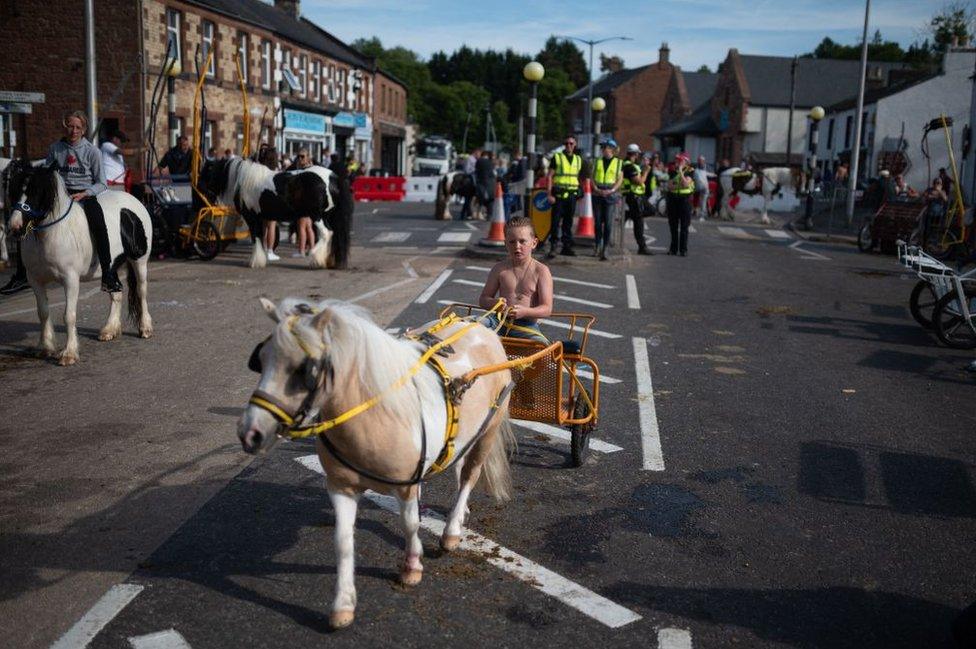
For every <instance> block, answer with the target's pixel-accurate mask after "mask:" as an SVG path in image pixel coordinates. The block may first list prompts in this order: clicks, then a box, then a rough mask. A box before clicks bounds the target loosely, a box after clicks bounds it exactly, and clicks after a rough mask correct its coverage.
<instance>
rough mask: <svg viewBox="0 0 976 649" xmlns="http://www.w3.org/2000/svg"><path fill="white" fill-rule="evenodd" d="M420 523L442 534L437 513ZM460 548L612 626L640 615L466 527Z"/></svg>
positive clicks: (382, 503) (371, 495)
mask: <svg viewBox="0 0 976 649" xmlns="http://www.w3.org/2000/svg"><path fill="white" fill-rule="evenodd" d="M295 461H297V462H298V463H299V464H301V465H302V466H304V467H305V468H307V469H310V470H312V471H314V472H316V473H319V474H323V475H324V472H323V471H322V464H321V463H320V462H319V458H318V456H317V455H305V456H302V457H297V458H295ZM364 495H365V496H366V498H367V499H368V500H370V501H372V502H373V503H374V504H376V505H377V506H378V507H380V508H381V509H384V510H386V511H388V512H390V513H394V514H398V515H399V512H400V506H399V504H398V503H397V500H396V498H394V497H393V496H384V495H381V494H378V493H375V492H373V491H367V492H366V493H365V494H364ZM420 526H421V527H422V528H424V529H425V530H427V531H428V532H430V533H431V534H433V535H435V536H441V535H443V534H444V527H445V523H444V518H443V517H442V516H440V515H439V514H436V513H433V512H426V513H424V515H423V516H421V518H420ZM460 549H462V550H466V551H468V552H476V553H478V554H479V555H481V556H482V557H483V558H484V559H485V561H487V562H488V563H490V564H492V565H493V566H495V567H496V568H499V569H501V570H503V571H505V572H507V573H509V574H511V575H513V576H515V577H516V578H518V579H521V580H522V581H524V582H525V583H527V584H528V585H530V586H532V587H533V588H536V589H538V590H540V591H542V592H543V593H545V594H546V595H549V596H551V597H554V598H556V599H558V600H559V601H560V602H562V603H563V604H566V605H567V606H570V607H572V608H575V609H576V610H577V611H579V612H580V613H583V614H584V615H587V616H589V617H591V618H593V619H594V620H596V621H597V622H600V623H602V624H604V625H606V626H608V627H610V628H612V629H617V628H620V627H622V626H626V625H628V624H630V623H632V622H636V621H637V620H639V619H641V616H640V615H638V614H637V613H634V612H633V611H631V610H630V609H626V608H624V607H623V606H620V605H619V604H617V603H615V602H612V601H610V600H609V599H607V598H605V597H602V596H601V595H598V594H596V593H594V592H593V591H591V590H589V589H587V588H584V587H583V586H580V585H579V584H577V583H575V582H572V581H570V580H569V579H566V578H565V577H563V576H562V575H559V574H557V573H555V572H553V571H552V570H549V569H548V568H545V567H544V566H541V565H539V564H538V563H535V562H534V561H532V560H530V559H527V558H525V557H523V556H521V555H519V554H516V553H515V552H512V551H511V550H509V549H508V548H506V547H504V546H501V545H499V544H498V543H495V542H494V541H492V540H491V539H489V538H486V537H484V536H482V535H480V534H478V533H477V532H474V531H472V530H470V529H468V528H466V527H464V528H461V546H460Z"/></svg>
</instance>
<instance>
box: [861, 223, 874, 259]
mask: <svg viewBox="0 0 976 649" xmlns="http://www.w3.org/2000/svg"><path fill="white" fill-rule="evenodd" d="M857 249H858V250H860V251H861V252H871V250H872V249H874V236H873V235H872V234H871V223H870V222H868V223H865V224H864V225H862V226H861V229H860V231H858V233H857Z"/></svg>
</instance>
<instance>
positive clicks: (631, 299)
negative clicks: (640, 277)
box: [627, 275, 640, 309]
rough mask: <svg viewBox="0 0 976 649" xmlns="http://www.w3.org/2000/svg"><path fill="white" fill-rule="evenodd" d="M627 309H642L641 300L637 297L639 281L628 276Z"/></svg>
mask: <svg viewBox="0 0 976 649" xmlns="http://www.w3.org/2000/svg"><path fill="white" fill-rule="evenodd" d="M627 307H628V308H630V309H640V298H639V297H638V296H637V280H636V279H635V278H634V276H633V275H627Z"/></svg>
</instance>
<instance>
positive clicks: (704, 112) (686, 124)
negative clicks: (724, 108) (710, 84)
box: [652, 93, 720, 136]
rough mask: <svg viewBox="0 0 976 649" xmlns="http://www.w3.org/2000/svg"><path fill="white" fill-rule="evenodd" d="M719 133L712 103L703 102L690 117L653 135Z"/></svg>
mask: <svg viewBox="0 0 976 649" xmlns="http://www.w3.org/2000/svg"><path fill="white" fill-rule="evenodd" d="M689 94H690V93H689ZM719 132H720V131H719V128H718V125H717V124H716V123H715V120H714V119H712V111H711V103H710V102H703V103H702V104H701V105H699V106H698V110H696V111H695V112H693V113H692V114H691V115H689V116H688V117H685V118H684V119H681V120H678V121H677V122H673V123H671V124H668V125H667V126H665V127H664V128H660V129H658V130H657V131H655V132H654V133H653V134H652V135H657V136H662V135H685V134H688V133H693V134H695V135H717V134H718V133H719Z"/></svg>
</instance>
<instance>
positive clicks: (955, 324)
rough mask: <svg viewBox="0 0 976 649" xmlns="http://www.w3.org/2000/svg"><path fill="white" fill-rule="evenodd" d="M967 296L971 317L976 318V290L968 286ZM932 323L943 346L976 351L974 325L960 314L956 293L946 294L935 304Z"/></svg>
mask: <svg viewBox="0 0 976 649" xmlns="http://www.w3.org/2000/svg"><path fill="white" fill-rule="evenodd" d="M965 294H966V298H965V299H966V300H967V302H968V303H969V309H970V317H973V318H976V313H974V312H973V309H976V299H974V298H976V288H970V287H968V286H967V287H966V290H965ZM932 323H933V325H934V328H935V335H936V336H938V337H939V340H940V341H942V344H943V345H946V346H947V347H951V348H953V349H976V331H974V330H973V323H972V322H967V321H966V318H965V317H964V316H963V314H962V313H960V310H959V304H958V293H957V292H956V291H951V292H949V293H946V294H945V295H943V296H942V297H941V298H939V301H938V302H936V303H935V309H934V310H933V311H932Z"/></svg>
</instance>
